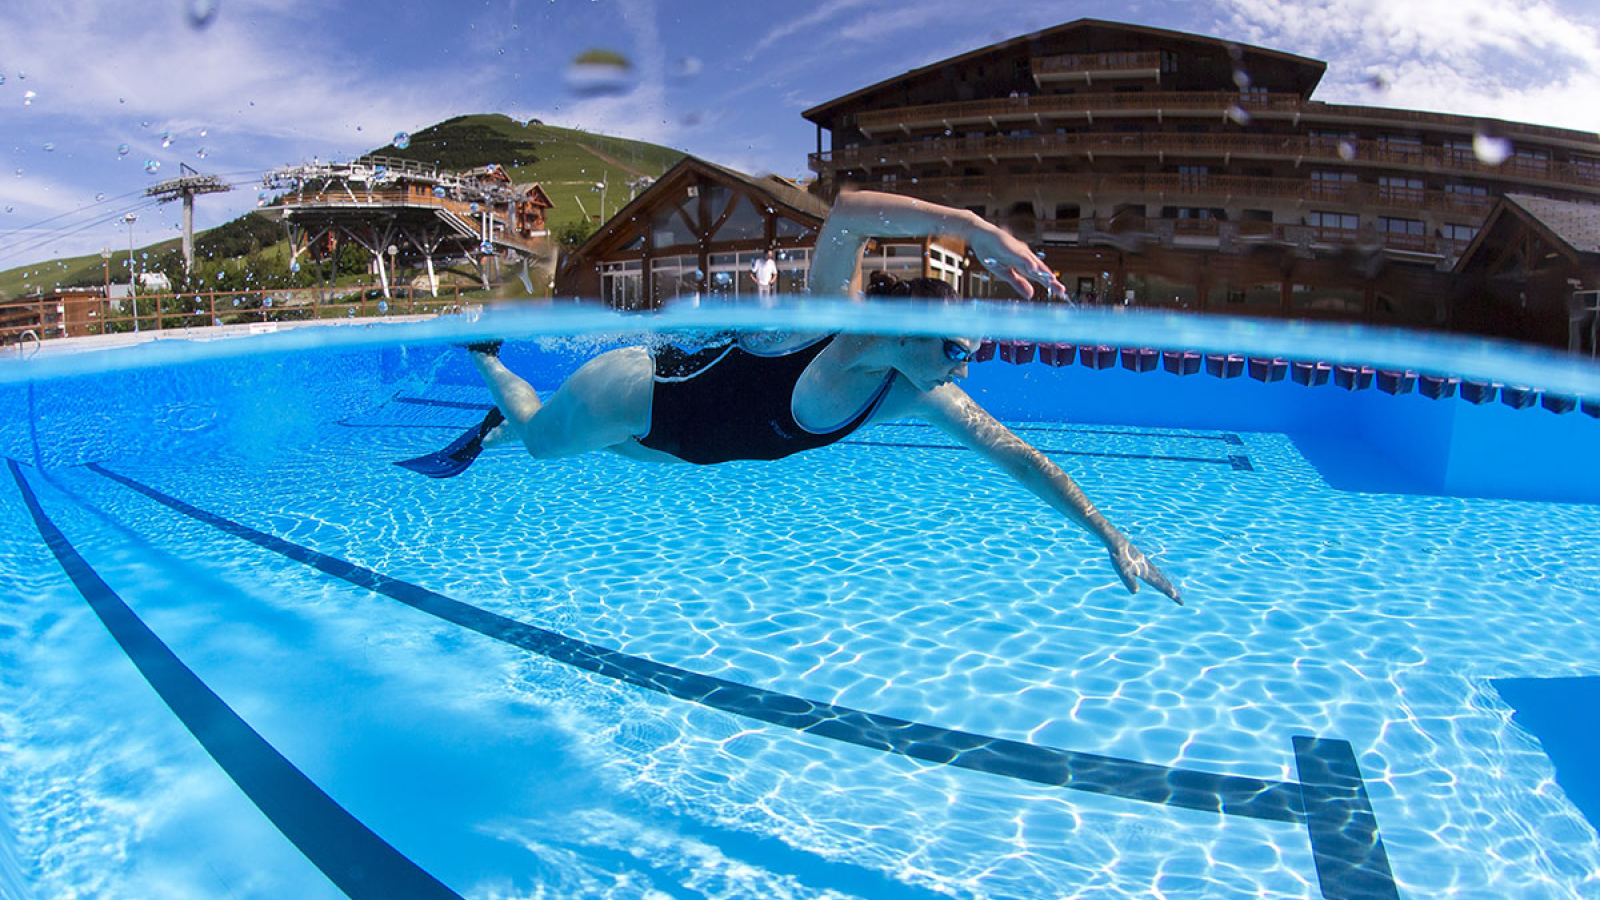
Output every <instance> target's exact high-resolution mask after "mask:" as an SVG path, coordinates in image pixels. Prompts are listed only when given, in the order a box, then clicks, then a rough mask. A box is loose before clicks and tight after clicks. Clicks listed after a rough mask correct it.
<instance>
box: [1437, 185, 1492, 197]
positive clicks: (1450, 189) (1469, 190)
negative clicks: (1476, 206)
mask: <svg viewBox="0 0 1600 900" xmlns="http://www.w3.org/2000/svg"><path fill="white" fill-rule="evenodd" d="M1444 192H1445V193H1446V194H1465V195H1466V196H1469V197H1487V196H1489V189H1488V188H1486V187H1484V186H1483V185H1481V184H1447V185H1445V186H1444Z"/></svg>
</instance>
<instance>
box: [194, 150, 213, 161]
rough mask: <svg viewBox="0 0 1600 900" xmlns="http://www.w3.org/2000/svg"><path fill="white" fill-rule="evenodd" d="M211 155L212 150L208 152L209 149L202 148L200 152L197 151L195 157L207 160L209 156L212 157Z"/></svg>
mask: <svg viewBox="0 0 1600 900" xmlns="http://www.w3.org/2000/svg"><path fill="white" fill-rule="evenodd" d="M210 154H211V151H210V150H208V149H207V148H205V147H201V148H200V149H199V150H196V151H195V152H194V155H195V156H198V157H200V158H201V159H205V158H206V157H207V156H209V155H210Z"/></svg>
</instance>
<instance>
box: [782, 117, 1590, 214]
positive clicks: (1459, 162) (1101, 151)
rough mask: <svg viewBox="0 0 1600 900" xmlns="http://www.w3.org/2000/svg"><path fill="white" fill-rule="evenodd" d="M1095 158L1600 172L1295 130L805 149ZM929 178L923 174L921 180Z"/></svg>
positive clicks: (1573, 178) (866, 154)
mask: <svg viewBox="0 0 1600 900" xmlns="http://www.w3.org/2000/svg"><path fill="white" fill-rule="evenodd" d="M1102 157H1118V158H1129V157H1137V158H1144V159H1153V160H1155V161H1156V163H1157V164H1158V165H1159V164H1167V163H1168V162H1169V160H1168V157H1171V160H1170V162H1172V163H1176V162H1177V161H1179V160H1183V161H1186V162H1187V161H1191V160H1221V162H1222V164H1223V165H1228V164H1230V163H1232V162H1233V161H1234V160H1243V159H1252V160H1266V161H1277V162H1292V163H1294V164H1295V165H1297V166H1298V165H1300V164H1302V163H1307V162H1309V163H1327V164H1333V165H1340V166H1365V167H1369V168H1379V169H1385V170H1389V171H1408V172H1418V173H1448V174H1458V175H1470V176H1473V177H1476V178H1483V179H1493V180H1500V181H1516V182H1520V183H1522V184H1526V185H1538V186H1543V187H1553V188H1562V189H1566V190H1569V191H1575V192H1580V193H1585V194H1589V195H1591V196H1593V197H1595V198H1597V199H1600V170H1597V169H1596V168H1594V167H1592V166H1579V165H1574V164H1572V163H1567V162H1558V161H1554V160H1544V159H1529V158H1523V157H1512V158H1510V159H1507V160H1506V161H1505V162H1504V163H1502V164H1500V165H1498V166H1495V165H1490V164H1488V163H1484V162H1482V161H1480V160H1479V159H1478V158H1477V157H1476V156H1474V155H1472V154H1470V153H1462V152H1456V151H1452V150H1446V149H1444V148H1441V147H1424V146H1413V145H1403V144H1402V145H1397V144H1390V143H1385V142H1382V141H1371V140H1333V139H1327V138H1320V137H1318V138H1313V137H1304V136H1300V135H1288V134H1286V135H1263V134H1221V133H1219V134H1182V133H1169V132H1163V133H1156V134H1116V133H1091V134H1042V135H1030V136H1023V137H1014V136H1010V135H992V136H984V137H964V138H943V139H935V140H925V141H905V142H901V143H893V144H878V145H875V146H870V147H855V148H849V149H844V150H835V151H824V152H822V153H813V154H810V157H809V162H810V166H811V169H812V171H814V172H817V173H819V174H820V175H821V176H822V177H824V178H834V177H837V175H838V174H839V173H840V172H841V171H850V170H855V171H867V172H871V171H874V170H885V169H907V168H910V166H911V165H912V164H918V163H920V164H924V165H926V164H934V163H937V164H940V165H945V166H955V165H957V164H963V163H972V162H987V163H989V164H990V165H998V164H999V163H1000V161H1001V160H1026V161H1029V162H1031V163H1033V164H1035V165H1039V164H1042V163H1043V162H1044V161H1045V160H1046V159H1049V160H1051V161H1059V160H1068V161H1081V162H1082V163H1086V164H1089V165H1093V164H1095V163H1096V162H1097V160H1099V159H1100V158H1102ZM927 180H929V179H923V181H927Z"/></svg>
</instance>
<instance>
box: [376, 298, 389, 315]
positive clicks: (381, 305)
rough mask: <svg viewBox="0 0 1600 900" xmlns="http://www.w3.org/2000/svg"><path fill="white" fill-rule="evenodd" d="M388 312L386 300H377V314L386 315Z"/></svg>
mask: <svg viewBox="0 0 1600 900" xmlns="http://www.w3.org/2000/svg"><path fill="white" fill-rule="evenodd" d="M388 311H389V301H387V300H379V301H378V312H381V313H386V312H388Z"/></svg>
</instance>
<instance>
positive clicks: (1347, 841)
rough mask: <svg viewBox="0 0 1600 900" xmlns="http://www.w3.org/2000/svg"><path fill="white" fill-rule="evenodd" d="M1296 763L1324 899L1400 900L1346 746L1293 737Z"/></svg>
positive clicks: (1312, 853) (1356, 771)
mask: <svg viewBox="0 0 1600 900" xmlns="http://www.w3.org/2000/svg"><path fill="white" fill-rule="evenodd" d="M1294 758H1295V770H1296V773H1297V774H1298V775H1299V776H1300V791H1301V793H1302V794H1303V795H1304V797H1305V809H1306V824H1307V827H1308V829H1309V830H1310V832H1311V857H1312V859H1313V861H1315V863H1316V866H1317V881H1318V882H1320V883H1321V885H1322V896H1323V898H1324V900H1400V892H1399V889H1398V888H1396V886H1395V883H1394V875H1393V874H1392V872H1391V871H1390V869H1389V854H1388V852H1386V851H1385V850H1384V849H1383V839H1382V838H1380V837H1379V836H1378V819H1377V817H1376V816H1374V815H1373V814H1372V803H1371V802H1370V801H1369V800H1368V799H1367V788H1366V784H1365V783H1364V782H1363V781H1362V780H1361V770H1360V769H1359V768H1357V766H1356V757H1355V753H1354V752H1353V751H1352V750H1351V749H1350V745H1349V743H1347V742H1345V741H1339V740H1330V739H1327V738H1313V737H1298V736H1297V737H1296V738H1295V739H1294Z"/></svg>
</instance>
